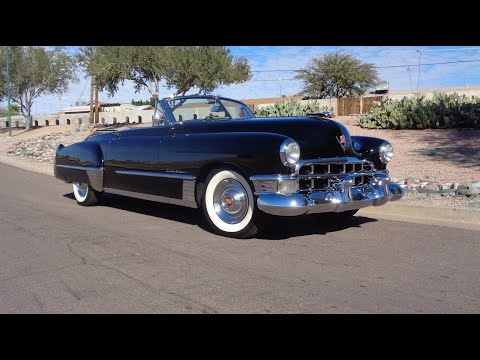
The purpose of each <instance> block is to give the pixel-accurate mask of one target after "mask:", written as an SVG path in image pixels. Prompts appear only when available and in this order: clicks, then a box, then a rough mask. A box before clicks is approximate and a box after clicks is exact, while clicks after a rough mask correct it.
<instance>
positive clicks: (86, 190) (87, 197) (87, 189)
mask: <svg viewBox="0 0 480 360" xmlns="http://www.w3.org/2000/svg"><path fill="white" fill-rule="evenodd" d="M72 186H73V194H74V195H75V199H76V200H77V204H78V205H82V206H92V205H95V204H97V203H98V202H99V201H100V194H101V193H99V192H97V191H95V190H93V189H92V187H91V186H90V185H88V184H79V183H73V184H72Z"/></svg>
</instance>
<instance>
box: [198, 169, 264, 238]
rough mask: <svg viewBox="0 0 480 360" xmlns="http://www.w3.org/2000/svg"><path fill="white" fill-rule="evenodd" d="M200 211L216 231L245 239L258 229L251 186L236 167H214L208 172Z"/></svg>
mask: <svg viewBox="0 0 480 360" xmlns="http://www.w3.org/2000/svg"><path fill="white" fill-rule="evenodd" d="M202 210H203V213H204V216H205V218H206V220H207V222H208V224H209V225H210V227H211V228H212V229H213V230H214V232H215V233H217V234H220V235H223V236H229V237H236V238H246V237H251V236H254V235H255V234H256V233H257V232H258V230H259V228H258V226H257V224H256V220H257V218H258V214H257V212H258V210H257V209H256V205H255V198H254V195H253V192H252V188H251V186H250V184H249V183H248V181H247V180H246V179H245V177H244V176H243V175H241V174H240V173H239V172H237V171H235V170H231V169H217V170H214V171H212V172H211V173H210V174H209V175H208V177H207V179H206V181H205V186H204V192H203V196H202Z"/></svg>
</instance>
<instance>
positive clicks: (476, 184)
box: [472, 181, 480, 189]
mask: <svg viewBox="0 0 480 360" xmlns="http://www.w3.org/2000/svg"><path fill="white" fill-rule="evenodd" d="M472 186H473V187H476V188H477V189H480V181H478V182H476V183H473V184H472Z"/></svg>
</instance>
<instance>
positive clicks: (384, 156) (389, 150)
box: [379, 141, 393, 164]
mask: <svg viewBox="0 0 480 360" xmlns="http://www.w3.org/2000/svg"><path fill="white" fill-rule="evenodd" d="M379 155H380V161H381V162H382V163H384V164H386V163H388V162H389V161H391V160H392V158H393V146H392V144H390V143H389V142H388V141H384V142H383V143H382V145H380V153H379Z"/></svg>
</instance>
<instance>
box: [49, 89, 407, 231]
mask: <svg viewBox="0 0 480 360" xmlns="http://www.w3.org/2000/svg"><path fill="white" fill-rule="evenodd" d="M152 125H153V126H152V127H150V128H137V129H129V130H123V131H111V132H103V133H98V134H93V135H90V136H89V137H88V138H87V139H85V140H84V141H82V142H79V143H75V144H72V145H70V146H67V147H65V146H63V145H59V146H58V148H57V152H56V157H55V165H54V171H55V176H56V177H57V178H58V179H61V180H63V181H65V182H67V183H73V192H74V194H75V198H76V200H77V202H78V204H80V205H85V206H88V205H94V204H96V203H97V202H98V201H99V200H100V198H101V195H102V193H104V192H108V193H115V194H120V195H127V196H133V197H137V198H141V199H147V200H157V201H162V202H167V203H173V204H177V205H183V206H189V207H193V208H201V209H202V211H203V214H204V216H205V218H206V220H207V222H208V224H209V225H210V227H211V228H212V230H213V231H214V232H216V233H218V234H221V235H225V236H231V237H239V238H245V237H251V236H254V235H255V234H256V233H257V232H258V231H259V226H260V225H261V223H262V218H263V215H264V214H265V213H266V214H270V215H277V216H299V215H304V214H317V213H330V212H337V213H341V214H343V215H344V216H352V215H354V214H355V213H356V212H357V211H358V209H360V208H363V207H366V206H372V205H373V206H378V205H383V204H385V203H386V202H387V201H393V200H398V199H400V198H401V197H402V196H403V194H404V192H403V190H402V188H401V187H400V186H399V185H398V184H396V183H392V182H390V178H389V176H388V170H387V169H386V166H387V163H388V162H389V161H390V160H391V159H392V157H393V148H392V145H391V144H390V143H389V142H388V141H386V140H383V139H378V138H372V137H363V136H350V134H349V133H348V131H347V129H346V128H345V127H344V126H343V125H342V124H340V123H338V122H335V121H333V120H331V119H327V118H324V117H322V115H319V114H316V115H315V114H314V115H310V116H305V117H276V118H257V117H255V115H254V114H253V113H252V112H251V111H250V109H249V108H248V107H247V106H246V105H245V104H243V103H241V102H239V101H236V100H232V99H227V98H223V97H217V96H208V95H205V96H182V97H175V98H166V99H163V100H159V101H158V102H157V105H156V108H155V112H154V115H153V123H152Z"/></svg>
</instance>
